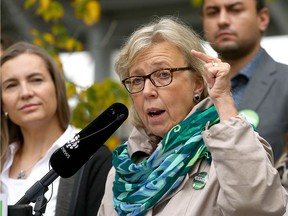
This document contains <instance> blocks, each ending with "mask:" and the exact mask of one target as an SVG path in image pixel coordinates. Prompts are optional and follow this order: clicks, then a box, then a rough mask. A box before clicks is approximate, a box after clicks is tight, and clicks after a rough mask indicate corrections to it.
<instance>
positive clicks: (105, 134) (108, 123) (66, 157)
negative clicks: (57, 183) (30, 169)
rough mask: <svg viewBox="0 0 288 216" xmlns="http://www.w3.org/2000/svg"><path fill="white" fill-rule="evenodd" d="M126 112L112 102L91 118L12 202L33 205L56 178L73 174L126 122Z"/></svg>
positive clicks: (56, 152)
mask: <svg viewBox="0 0 288 216" xmlns="http://www.w3.org/2000/svg"><path fill="white" fill-rule="evenodd" d="M127 117H128V109H127V107H126V106H125V105H123V104H121V103H114V104H112V105H111V106H110V107H108V108H107V109H106V110H105V111H104V112H103V113H101V114H100V115H99V116H98V117H97V118H96V119H94V120H93V121H92V122H91V123H90V124H89V125H88V126H86V127H85V128H84V129H83V130H81V131H80V132H79V133H77V134H76V135H75V136H74V138H73V139H72V140H70V141H68V142H67V143H66V144H65V145H63V146H62V147H60V148H59V149H57V150H56V151H55V152H54V153H53V154H52V156H51V157H50V164H51V167H52V169H51V170H50V171H49V172H48V173H47V174H46V175H45V176H44V177H42V178H41V179H40V180H39V181H37V182H36V183H35V184H34V185H32V187H30V188H29V189H28V190H27V191H26V193H25V195H24V196H23V197H22V198H21V199H20V200H19V201H18V202H17V203H16V205H22V204H29V203H30V202H36V199H37V197H38V196H39V195H40V194H44V193H45V192H46V191H47V190H48V186H49V185H50V184H51V183H52V182H53V181H54V180H55V179H56V178H58V177H59V176H61V177H63V178H68V177H70V176H72V175H74V174H75V173H76V172H77V171H78V170H79V169H80V168H81V167H82V166H83V165H84V164H85V163H86V162H87V161H88V160H89V159H90V157H91V156H92V155H93V154H94V153H95V152H96V151H97V150H98V149H99V148H100V147H101V146H102V145H103V144H104V142H105V141H106V140H107V139H108V138H109V137H110V136H111V135H112V134H113V133H114V132H115V131H116V130H117V129H118V127H120V125H121V124H122V123H123V122H124V121H125V120H126V119H127Z"/></svg>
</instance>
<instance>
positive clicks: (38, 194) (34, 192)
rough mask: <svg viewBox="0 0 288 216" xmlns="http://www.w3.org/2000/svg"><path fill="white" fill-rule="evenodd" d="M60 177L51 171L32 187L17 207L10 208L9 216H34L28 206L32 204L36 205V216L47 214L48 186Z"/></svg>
mask: <svg viewBox="0 0 288 216" xmlns="http://www.w3.org/2000/svg"><path fill="white" fill-rule="evenodd" d="M58 177H59V175H58V174H57V173H56V172H55V171H54V170H53V169H51V170H50V171H49V172H48V173H47V174H46V175H45V176H44V177H43V178H42V179H40V180H39V181H37V182H36V183H35V184H34V185H32V186H31V187H30V188H29V189H28V190H27V191H26V192H25V194H24V196H23V197H22V198H21V199H20V200H19V201H18V202H17V203H16V204H15V205H12V206H8V216H18V215H19V216H24V215H25V216H30V215H33V214H32V210H31V209H32V207H31V206H29V205H28V204H29V203H31V202H33V203H35V206H34V211H35V216H41V215H42V214H43V213H45V210H46V205H47V199H46V198H45V196H44V194H45V193H46V192H47V191H48V186H49V185H50V184H51V183H52V182H53V181H54V180H55V179H56V178H58ZM29 207H31V208H29ZM23 213H24V214H23Z"/></svg>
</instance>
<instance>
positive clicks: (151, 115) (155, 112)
mask: <svg viewBox="0 0 288 216" xmlns="http://www.w3.org/2000/svg"><path fill="white" fill-rule="evenodd" d="M164 112H165V111H164V110H157V111H150V112H148V115H149V116H150V117H155V116H159V115H161V114H162V113H164Z"/></svg>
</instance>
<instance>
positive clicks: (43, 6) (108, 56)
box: [1, 0, 288, 148]
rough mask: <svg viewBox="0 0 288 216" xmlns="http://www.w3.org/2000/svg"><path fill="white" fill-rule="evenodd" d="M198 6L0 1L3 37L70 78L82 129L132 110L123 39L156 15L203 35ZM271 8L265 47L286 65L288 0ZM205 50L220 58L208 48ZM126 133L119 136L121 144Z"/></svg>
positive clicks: (120, 0)
mask: <svg viewBox="0 0 288 216" xmlns="http://www.w3.org/2000/svg"><path fill="white" fill-rule="evenodd" d="M200 4H201V0H57V1H56V0H1V38H2V37H4V36H5V37H6V36H7V37H8V38H10V39H11V40H13V41H14V42H16V41H20V40H24V41H28V42H32V43H34V44H37V45H40V46H42V47H44V48H45V49H47V50H48V51H49V52H50V53H51V55H52V56H53V57H54V58H55V59H56V60H57V61H58V63H59V65H60V66H61V67H62V68H63V72H64V74H65V77H66V79H67V89H68V97H69V98H70V103H71V107H72V109H73V118H72V122H73V124H74V125H76V126H77V127H79V128H83V127H84V126H85V125H87V124H88V123H89V122H90V121H92V120H93V119H94V118H95V116H97V115H99V113H100V112H102V111H103V110H104V109H105V108H107V107H108V106H110V105H111V104H112V103H114V102H122V103H124V104H126V105H127V106H128V105H129V102H128V95H127V93H126V92H125V91H124V89H123V88H122V86H121V85H120V84H119V80H118V78H117V77H116V75H115V72H114V68H113V65H114V62H115V59H116V58H117V54H118V50H119V48H120V46H121V45H122V44H123V42H124V41H125V39H126V38H127V37H128V36H129V35H130V34H131V33H132V32H133V31H134V30H135V29H136V28H137V27H138V26H139V25H141V24H143V23H147V22H148V21H149V20H151V18H152V17H153V16H155V15H157V16H162V15H174V16H177V17H180V18H181V19H183V20H184V21H185V22H186V23H187V24H189V25H190V26H191V27H192V28H193V29H194V30H195V31H196V32H198V33H199V34H200V35H202V32H203V30H202V25H201V20H200ZM267 5H268V7H269V9H270V12H271V21H270V25H269V28H268V31H267V33H266V35H265V37H264V39H263V41H262V45H263V46H264V48H265V49H266V50H267V51H268V52H269V53H270V54H271V55H272V57H274V59H275V60H277V61H280V62H283V63H286V64H288V13H287V11H288V1H287V0H267ZM205 47H206V49H207V51H208V52H210V53H211V55H216V54H215V53H214V51H213V50H212V49H211V48H210V47H209V46H208V44H207V45H206V46H205ZM126 131H127V128H126V129H124V132H123V131H121V132H120V133H119V132H118V134H119V136H120V139H121V136H124V137H125V136H126V133H129V132H126ZM123 134H124V135H123ZM122 138H123V137H122ZM114 141H115V140H114ZM111 145H117V141H115V143H114V144H111ZM111 148H113V146H112V147H111Z"/></svg>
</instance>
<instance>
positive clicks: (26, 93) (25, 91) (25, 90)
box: [20, 83, 33, 98]
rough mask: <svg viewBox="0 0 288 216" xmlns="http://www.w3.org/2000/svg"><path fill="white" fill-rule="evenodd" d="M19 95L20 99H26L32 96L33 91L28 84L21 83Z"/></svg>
mask: <svg viewBox="0 0 288 216" xmlns="http://www.w3.org/2000/svg"><path fill="white" fill-rule="evenodd" d="M20 95H21V97H22V98H28V97H31V96H32V95H33V90H32V88H31V86H30V85H29V84H28V83H21V88H20Z"/></svg>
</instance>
